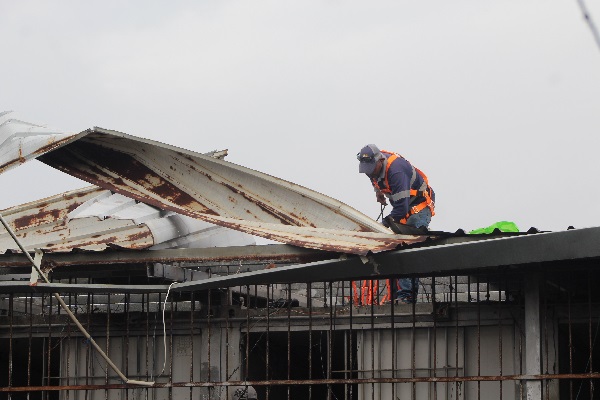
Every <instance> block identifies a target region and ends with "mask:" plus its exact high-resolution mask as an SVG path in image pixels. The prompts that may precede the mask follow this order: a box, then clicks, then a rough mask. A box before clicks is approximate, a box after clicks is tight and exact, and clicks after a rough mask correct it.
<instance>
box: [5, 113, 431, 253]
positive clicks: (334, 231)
mask: <svg viewBox="0 0 600 400" xmlns="http://www.w3.org/2000/svg"><path fill="white" fill-rule="evenodd" d="M10 116H11V113H7V112H5V113H2V114H0V173H1V172H3V171H6V170H7V169H9V168H13V167H15V166H17V165H19V164H21V163H24V162H26V161H27V160H30V159H32V158H37V159H38V160H40V161H42V162H44V163H46V164H48V165H50V166H52V167H54V168H57V169H59V170H60V171H63V172H65V173H67V174H70V175H72V176H75V177H77V178H80V179H82V180H84V181H87V182H89V183H92V184H94V185H96V186H99V187H101V188H103V189H106V190H110V191H111V192H114V193H119V194H121V195H123V196H126V197H128V198H131V199H134V200H137V201H139V202H142V203H145V204H148V205H151V206H154V207H156V208H159V209H161V210H168V211H173V212H176V213H178V214H181V215H187V216H189V217H192V218H196V219H199V220H202V221H206V222H209V223H212V224H215V225H219V226H223V227H226V228H231V229H234V230H239V231H242V232H246V233H248V234H251V235H256V236H260V237H263V238H266V239H272V240H275V241H278V242H281V243H287V244H293V245H297V246H301V247H308V248H313V249H321V250H330V251H339V252H345V253H354V254H367V253H369V252H379V251H384V250H390V249H394V248H396V247H398V246H399V245H402V244H410V243H417V242H420V241H423V240H425V239H426V236H424V235H423V236H414V235H394V234H392V233H391V231H389V230H388V229H387V228H385V227H383V226H382V225H380V224H378V223H377V222H376V221H374V220H373V219H371V218H369V217H367V216H366V215H364V214H362V213H360V212H358V211H357V210H354V209H353V208H351V207H349V206H348V205H346V204H344V203H342V202H340V201H338V200H335V199H333V198H331V197H328V196H325V195H323V194H321V193H318V192H315V191H313V190H310V189H307V188H305V187H302V186H300V185H296V184H294V183H291V182H287V181H284V180H282V179H278V178H275V177H273V176H270V175H267V174H264V173H261V172H258V171H254V170H251V169H248V168H245V167H242V166H239V165H235V164H233V163H229V162H227V161H224V160H220V159H217V158H214V157H211V156H209V155H204V154H200V153H196V152H192V151H189V150H184V149H180V148H176V147H173V146H169V145H166V144H163V143H159V142H155V141H150V140H146V139H142V138H138V137H134V136H130V135H127V134H124V133H120V132H116V131H111V130H106V129H102V128H91V129H87V130H85V131H83V132H80V133H78V134H69V133H64V132H60V131H56V130H52V129H48V128H45V127H43V126H40V125H35V124H31V123H27V122H23V121H20V120H16V119H11V118H10Z"/></svg>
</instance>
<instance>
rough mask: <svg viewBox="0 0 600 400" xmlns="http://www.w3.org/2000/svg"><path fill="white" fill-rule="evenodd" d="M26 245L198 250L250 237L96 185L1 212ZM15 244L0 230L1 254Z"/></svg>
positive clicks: (64, 248)
mask: <svg viewBox="0 0 600 400" xmlns="http://www.w3.org/2000/svg"><path fill="white" fill-rule="evenodd" d="M2 214H3V215H4V216H5V219H6V220H7V222H8V223H9V225H11V227H12V228H13V230H14V231H15V232H16V234H17V236H18V237H19V238H20V241H21V242H22V243H23V244H24V246H25V247H26V248H27V249H30V250H33V249H35V248H41V249H44V250H45V251H46V252H58V251H68V250H71V249H74V248H78V249H84V250H96V251H98V250H104V249H106V248H107V247H122V248H126V249H147V248H152V249H168V248H173V247H177V248H181V247H183V248H188V247H193V248H201V247H222V246H232V245H240V246H241V245H248V244H254V243H255V240H254V238H253V237H252V236H250V235H248V234H245V233H242V232H238V231H232V230H230V229H227V228H222V227H219V226H215V225H212V224H209V223H207V222H204V221H199V220H196V219H193V218H190V217H186V216H183V215H178V214H175V213H173V212H165V211H163V210H159V209H156V208H154V207H151V206H148V205H146V204H143V203H138V202H136V201H135V200H133V199H130V198H128V197H125V196H122V195H119V194H113V193H111V192H110V191H108V190H103V189H100V188H98V187H89V188H84V189H81V190H79V191H71V192H68V193H63V194H60V195H56V196H53V197H50V198H47V199H44V200H40V201H37V202H33V203H28V204H24V205H22V206H17V207H13V208H10V209H8V210H3V211H2ZM16 248H17V246H16V244H15V243H14V241H13V240H12V238H11V237H10V235H8V233H6V232H2V231H0V252H6V251H7V250H15V249H16Z"/></svg>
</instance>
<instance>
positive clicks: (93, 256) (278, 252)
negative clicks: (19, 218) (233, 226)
mask: <svg viewBox="0 0 600 400" xmlns="http://www.w3.org/2000/svg"><path fill="white" fill-rule="evenodd" d="M338 255H339V253H333V252H327V251H320V250H312V249H304V248H301V247H296V246H290V245H285V244H274V245H263V246H232V247H212V248H204V249H168V250H140V251H104V252H87V253H75V252H71V253H52V254H45V255H44V258H43V259H42V268H43V269H47V268H56V267H63V266H77V265H102V264H143V263H152V262H160V263H174V262H182V263H186V262H187V263H202V264H207V265H210V264H212V265H215V264H216V265H227V264H228V263H229V264H231V263H236V264H239V263H242V264H259V263H266V264H269V263H306V262H310V261H317V260H324V259H329V258H332V257H336V256H338ZM30 265H31V264H30V263H29V260H28V259H27V258H26V257H25V256H24V255H23V254H4V255H0V267H19V266H27V267H29V266H30ZM1 273H2V272H1V271H0V274H1Z"/></svg>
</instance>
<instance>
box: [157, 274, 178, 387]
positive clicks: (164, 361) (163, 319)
mask: <svg viewBox="0 0 600 400" xmlns="http://www.w3.org/2000/svg"><path fill="white" fill-rule="evenodd" d="M176 283H177V282H173V283H171V284H170V285H169V289H167V295H166V296H165V301H164V302H163V309H162V322H163V348H164V350H165V354H164V358H163V367H162V371H160V374H158V376H157V377H156V379H158V378H160V377H161V376H162V374H163V372H165V368H166V366H167V324H165V309H166V308H167V299H168V298H169V292H170V291H171V287H172V286H173V285H174V284H176Z"/></svg>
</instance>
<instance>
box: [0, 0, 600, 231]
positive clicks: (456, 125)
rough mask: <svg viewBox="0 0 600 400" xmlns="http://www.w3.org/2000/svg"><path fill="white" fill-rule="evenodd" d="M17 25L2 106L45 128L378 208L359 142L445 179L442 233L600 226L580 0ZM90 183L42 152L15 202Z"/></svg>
mask: <svg viewBox="0 0 600 400" xmlns="http://www.w3.org/2000/svg"><path fill="white" fill-rule="evenodd" d="M588 3H589V4H588V7H589V9H590V11H591V14H592V17H593V18H595V21H597V22H598V23H600V4H599V3H598V1H594V2H592V1H590V0H588ZM0 37H1V38H2V45H1V47H2V55H1V56H0V57H1V58H0V59H1V62H0V77H1V79H2V84H1V85H0V111H2V110H14V111H15V112H17V113H18V115H19V116H20V117H22V118H23V119H25V120H28V121H31V122H35V123H39V124H45V125H48V126H51V127H56V128H59V129H64V130H66V131H72V132H79V131H82V130H84V129H87V128H90V127H92V126H100V127H103V128H109V129H115V130H118V131H121V132H125V133H128V134H131V135H135V136H141V137H144V138H149V139H154V140H158V141H161V142H164V143H168V144H172V145H175V146H180V147H184V148H187V149H189V150H193V151H197V152H206V151H210V150H215V149H229V154H230V155H229V156H228V158H227V160H229V161H231V162H234V163H236V164H240V165H244V166H246V167H249V168H252V169H256V170H258V171H262V172H265V173H268V174H270V175H274V176H276V177H279V178H283V179H286V180H289V181H292V182H295V183H298V184H301V185H303V186H306V187H308V188H311V189H313V190H316V191H319V192H321V193H324V194H326V195H328V196H331V197H334V198H336V199H338V200H340V201H342V202H345V203H347V204H348V205H350V206H352V207H354V208H356V209H358V210H359V211H362V212H364V213H365V214H367V215H369V216H371V217H372V218H376V217H377V215H378V214H379V206H378V203H376V202H375V196H374V194H373V191H372V189H371V186H370V184H369V182H368V180H367V179H366V177H365V176H364V175H360V174H358V165H357V164H358V162H357V160H356V153H357V152H358V151H359V150H360V148H361V147H362V146H363V145H365V144H367V143H375V144H377V145H378V146H379V147H380V148H382V149H387V150H391V151H396V152H399V153H401V154H402V155H404V156H405V157H406V158H407V159H408V160H410V161H411V162H412V163H413V164H415V165H416V166H417V167H419V168H420V169H422V170H423V171H424V172H425V173H426V174H427V175H428V176H429V179H430V183H431V185H432V187H433V188H434V190H435V191H436V196H437V207H436V212H437V215H436V216H435V217H434V218H433V220H432V223H431V226H430V228H431V229H435V230H446V231H455V230H456V229H458V228H463V229H466V230H469V229H475V228H479V227H483V226H487V225H490V224H492V223H494V222H496V221H500V220H509V221H514V222H515V223H516V224H517V225H518V226H519V227H520V228H521V229H522V230H527V229H528V228H529V227H532V226H533V227H537V228H539V229H541V230H564V229H566V228H567V227H568V226H569V225H573V226H575V227H577V228H581V227H587V226H600V184H599V183H598V180H597V177H598V172H599V171H600V158H599V157H597V153H598V151H599V149H600V138H599V136H598V129H599V127H600V50H599V49H598V47H597V46H596V43H595V42H594V38H593V36H592V33H591V31H590V29H589V27H588V26H587V24H586V23H585V21H584V20H583V18H582V14H581V11H580V9H579V6H578V4H577V1H576V0H569V1H567V0H553V1H542V0H536V1H533V0H518V1H516V0H514V1H511V0H504V1H500V0H497V1H489V0H459V1H447V0H431V1H401V0H394V1H307V0H302V1H281V0H277V1H168V2H167V1H162V2H155V1H129V2H123V1H102V2H81V1H53V2H49V1H5V0H0ZM86 185H87V184H86V183H83V182H81V181H78V180H76V179H75V178H72V177H70V176H68V175H65V174H63V173H60V172H58V171H54V170H52V168H50V167H48V166H46V165H44V164H42V163H40V162H37V161H35V162H31V163H28V164H26V165H23V166H21V167H19V168H16V169H14V170H11V171H8V172H6V173H5V174H3V175H1V176H0V193H1V195H0V208H6V207H9V206H13V205H17V204H20V203H22V202H25V201H29V200H34V199H38V198H41V197H45V196H48V195H51V194H56V193H60V192H63V191H65V190H68V189H74V188H78V187H82V186H86ZM387 211H389V207H388V210H387Z"/></svg>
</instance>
